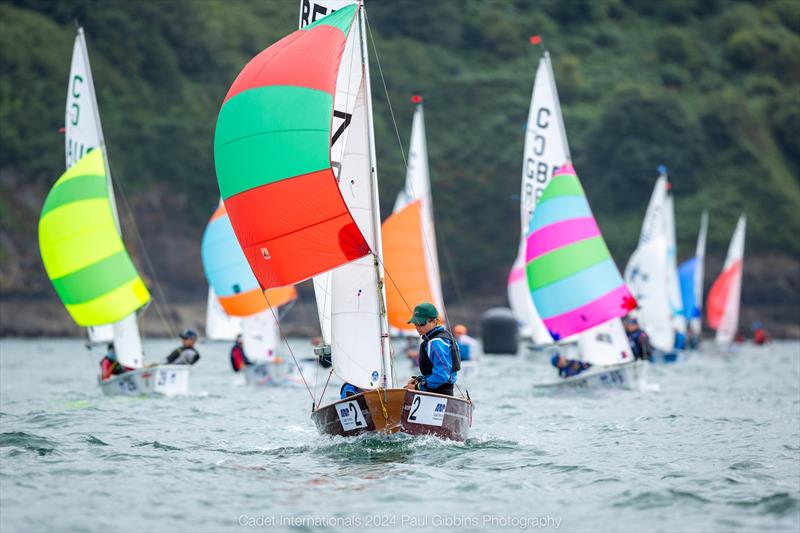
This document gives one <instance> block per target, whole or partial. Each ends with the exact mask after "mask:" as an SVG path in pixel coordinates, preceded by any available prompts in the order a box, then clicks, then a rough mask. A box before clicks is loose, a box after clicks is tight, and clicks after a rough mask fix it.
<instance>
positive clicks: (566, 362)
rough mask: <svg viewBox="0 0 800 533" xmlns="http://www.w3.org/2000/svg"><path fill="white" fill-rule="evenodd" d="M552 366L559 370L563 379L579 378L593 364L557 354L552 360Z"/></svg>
mask: <svg viewBox="0 0 800 533" xmlns="http://www.w3.org/2000/svg"><path fill="white" fill-rule="evenodd" d="M550 364H552V365H553V366H554V367H556V368H557V369H558V376H559V377H562V378H569V377H572V376H577V375H578V374H580V373H581V372H583V371H584V370H586V369H587V368H591V366H592V365H591V363H584V362H583V361H578V360H576V359H567V358H566V357H564V356H563V355H561V354H555V355H554V356H553V357H552V358H550Z"/></svg>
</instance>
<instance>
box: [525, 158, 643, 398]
mask: <svg viewBox="0 0 800 533" xmlns="http://www.w3.org/2000/svg"><path fill="white" fill-rule="evenodd" d="M525 255H526V259H527V275H528V286H529V287H530V289H531V298H532V300H533V302H534V304H535V306H536V309H537V310H538V311H539V313H540V315H541V317H542V320H543V322H544V324H545V326H547V329H548V331H549V333H550V336H551V337H552V338H553V339H555V340H561V339H567V338H570V337H573V336H577V342H578V348H579V350H580V352H579V356H578V357H579V359H580V360H582V361H584V362H589V363H592V365H593V367H592V368H590V369H589V370H587V371H584V372H582V373H581V374H579V375H577V376H573V377H572V378H566V379H561V380H558V381H556V382H553V383H549V384H544V385H545V386H551V385H557V384H564V385H566V384H570V383H575V382H582V383H585V384H589V383H594V380H592V381H589V376H592V377H597V383H601V384H606V385H608V386H617V387H619V388H631V387H633V386H635V385H636V384H638V383H639V382H640V379H639V378H640V377H642V378H643V375H642V373H643V371H642V370H638V368H639V367H640V366H641V363H639V362H634V360H633V354H632V353H631V350H630V346H629V345H628V340H627V336H626V335H625V332H624V331H623V330H622V324H621V323H620V320H619V318H620V317H622V316H625V315H626V314H627V313H628V312H629V311H630V310H631V309H633V308H635V307H636V301H635V300H634V298H633V296H632V295H631V293H630V291H629V290H628V287H627V286H626V285H625V283H624V282H623V281H622V276H621V275H620V273H619V270H617V267H616V265H615V264H614V260H613V259H612V258H611V254H610V252H609V251H608V247H607V246H606V244H605V241H604V240H603V237H602V235H601V233H600V229H599V227H598V226H597V222H596V221H595V219H594V216H593V215H592V211H591V208H590V207H589V203H588V201H587V199H586V195H585V193H584V191H583V187H582V186H581V183H580V180H578V176H577V175H576V174H575V169H574V168H573V167H572V165H570V164H566V165H563V166H562V167H561V168H559V169H558V170H557V171H556V172H555V174H554V176H553V178H552V180H551V181H550V183H549V184H548V185H547V187H546V188H545V190H544V192H543V193H542V195H541V198H540V199H539V202H538V207H537V209H536V211H535V212H534V213H533V216H532V217H531V221H530V225H529V234H528V239H527V246H526V254H525ZM628 369H631V370H628ZM633 369H637V370H633ZM629 372H633V374H631V375H634V374H635V376H636V379H626V380H621V379H616V378H617V377H618V376H627V375H628V374H629ZM581 376H583V378H581ZM603 376H613V379H612V378H608V380H606V378H604V377H603Z"/></svg>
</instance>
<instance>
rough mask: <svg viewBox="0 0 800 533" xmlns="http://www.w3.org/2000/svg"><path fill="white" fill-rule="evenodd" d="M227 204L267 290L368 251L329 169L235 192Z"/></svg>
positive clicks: (328, 268)
mask: <svg viewBox="0 0 800 533" xmlns="http://www.w3.org/2000/svg"><path fill="white" fill-rule="evenodd" d="M225 206H226V207H227V209H228V213H229V214H230V219H231V223H232V224H233V229H234V231H235V232H236V236H237V238H238V239H239V243H240V244H241V246H242V249H243V250H244V254H245V256H246V257H247V261H248V263H250V267H251V268H252V269H253V273H254V274H255V276H256V278H257V279H258V282H259V284H260V285H261V286H262V287H264V288H269V287H281V286H284V285H288V284H291V283H297V282H299V281H302V280H304V279H308V278H310V277H312V276H314V275H316V274H319V273H322V272H325V271H327V270H330V269H331V268H334V267H336V266H338V265H341V264H343V263H347V262H350V261H352V260H354V259H357V258H359V257H362V256H364V255H366V254H367V253H369V247H368V245H367V243H366V242H365V241H364V238H363V237H362V236H361V232H360V231H359V230H358V227H357V226H356V224H355V222H354V221H353V217H352V216H351V215H350V212H349V211H348V210H347V207H346V206H345V204H344V202H343V201H342V196H341V192H340V191H339V187H338V185H337V183H336V179H335V178H334V176H333V171H332V170H331V169H329V168H328V169H324V170H320V171H317V172H311V173H309V174H304V175H301V176H295V177H293V178H286V179H283V180H281V181H277V182H273V183H270V184H267V185H263V186H261V187H256V188H254V189H250V190H248V191H245V192H243V193H240V194H236V195H234V196H232V197H230V198H228V199H227V200H225ZM267 213H268V214H269V221H270V223H269V224H264V223H263V220H264V216H265V214H267ZM321 243H324V244H323V245H320V244H321ZM329 243H331V244H330V245H328V244H329ZM272 256H274V257H275V258H279V259H272Z"/></svg>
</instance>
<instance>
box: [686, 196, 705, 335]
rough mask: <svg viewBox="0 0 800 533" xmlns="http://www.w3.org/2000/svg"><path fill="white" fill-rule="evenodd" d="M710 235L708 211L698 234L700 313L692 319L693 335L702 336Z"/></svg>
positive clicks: (697, 301)
mask: <svg viewBox="0 0 800 533" xmlns="http://www.w3.org/2000/svg"><path fill="white" fill-rule="evenodd" d="M707 235H708V211H703V214H702V215H701V216H700V233H698V234H697V247H696V248H695V252H694V257H695V261H696V262H695V266H694V304H695V306H696V307H697V310H698V311H699V314H698V316H697V317H696V318H692V319H691V321H690V322H689V327H690V328H691V331H692V333H694V334H695V335H700V333H701V332H702V330H703V319H702V311H703V274H704V273H705V268H706V236H707Z"/></svg>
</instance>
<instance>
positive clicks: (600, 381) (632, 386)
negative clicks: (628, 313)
mask: <svg viewBox="0 0 800 533" xmlns="http://www.w3.org/2000/svg"><path fill="white" fill-rule="evenodd" d="M646 373H647V364H646V363H645V362H644V361H630V362H628V363H619V364H616V365H608V366H601V367H592V368H590V369H588V370H585V371H583V372H581V373H580V374H578V375H577V376H570V377H568V378H563V379H559V380H558V381H552V382H549V383H539V384H536V385H534V388H536V389H554V388H558V387H562V388H564V387H568V388H573V389H622V390H644V389H646V388H647V385H646V383H647V381H646Z"/></svg>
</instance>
